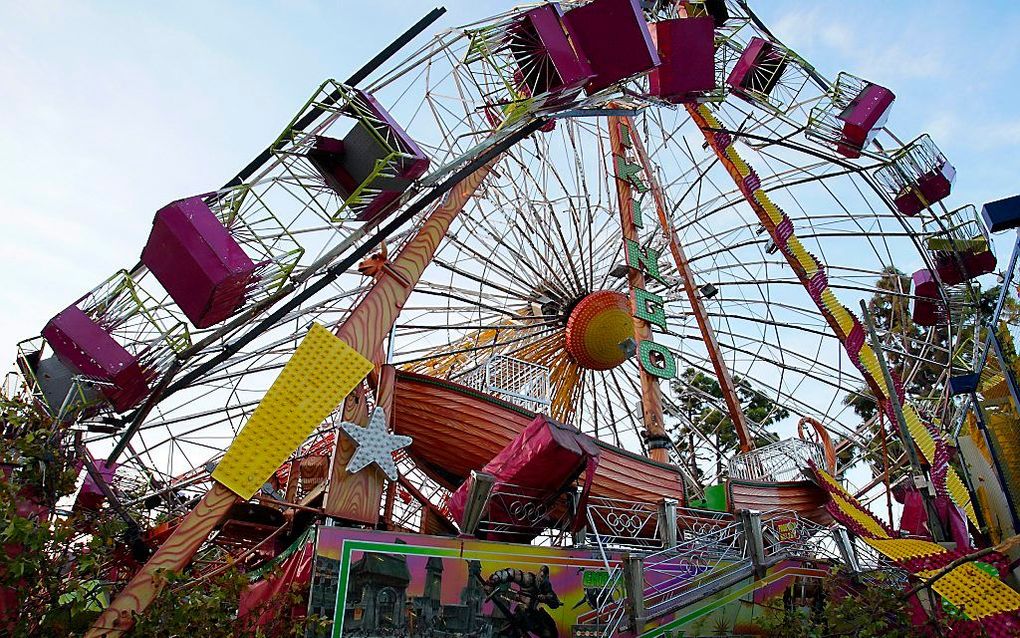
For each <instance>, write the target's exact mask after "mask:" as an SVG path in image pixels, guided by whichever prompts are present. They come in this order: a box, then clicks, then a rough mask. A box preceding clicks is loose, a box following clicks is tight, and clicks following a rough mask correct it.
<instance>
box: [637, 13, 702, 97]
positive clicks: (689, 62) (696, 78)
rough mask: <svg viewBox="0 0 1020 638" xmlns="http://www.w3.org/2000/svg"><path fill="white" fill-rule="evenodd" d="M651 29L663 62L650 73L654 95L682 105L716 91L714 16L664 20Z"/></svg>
mask: <svg viewBox="0 0 1020 638" xmlns="http://www.w3.org/2000/svg"><path fill="white" fill-rule="evenodd" d="M649 26H650V27H651V33H652V41H653V42H654V43H655V47H656V50H657V51H658V53H659V58H660V59H661V60H662V64H661V65H659V66H658V67H656V68H654V69H652V71H651V73H649V74H648V80H649V92H650V93H651V94H652V95H654V96H656V97H660V98H662V99H664V100H669V101H671V102H676V103H679V102H690V101H693V100H694V99H695V98H697V97H698V96H699V95H700V94H702V93H706V92H709V91H713V90H715V88H716V84H715V22H714V20H713V19H712V18H711V17H709V16H705V17H700V18H685V19H679V20H662V21H659V22H653V23H652V24H651V25H649Z"/></svg>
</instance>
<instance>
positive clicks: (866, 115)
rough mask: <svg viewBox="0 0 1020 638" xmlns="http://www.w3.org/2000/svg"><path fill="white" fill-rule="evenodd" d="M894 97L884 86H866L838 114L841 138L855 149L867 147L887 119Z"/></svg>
mask: <svg viewBox="0 0 1020 638" xmlns="http://www.w3.org/2000/svg"><path fill="white" fill-rule="evenodd" d="M895 99H896V96H895V95H893V92H892V91H890V90H889V89H887V88H885V87H884V86H879V85H877V84H868V85H867V86H866V87H864V90H863V91H861V92H860V93H859V94H858V95H857V97H855V98H854V99H853V100H852V101H851V102H850V104H849V105H848V106H847V107H846V108H845V109H843V112H842V113H840V115H839V119H841V120H843V137H844V139H845V140H846V142H847V143H849V144H850V145H852V146H856V147H857V148H864V147H865V146H867V145H868V144H869V143H870V142H871V140H872V139H874V137H875V134H876V133H877V132H878V129H880V128H882V127H883V126H884V125H885V122H886V120H888V119H889V111H890V109H891V108H892V104H893V101H894V100H895Z"/></svg>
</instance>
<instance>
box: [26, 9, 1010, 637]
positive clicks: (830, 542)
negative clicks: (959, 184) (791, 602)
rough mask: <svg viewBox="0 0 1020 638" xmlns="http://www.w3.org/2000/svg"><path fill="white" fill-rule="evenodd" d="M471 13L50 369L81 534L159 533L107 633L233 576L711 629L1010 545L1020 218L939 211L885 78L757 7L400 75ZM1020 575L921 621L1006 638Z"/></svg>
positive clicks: (465, 51)
mask: <svg viewBox="0 0 1020 638" xmlns="http://www.w3.org/2000/svg"><path fill="white" fill-rule="evenodd" d="M441 14H442V11H441V10H437V11H434V12H432V13H430V14H429V15H428V16H426V17H425V18H423V19H422V20H421V21H420V22H419V23H418V24H416V25H415V26H414V27H413V28H412V29H411V30H410V31H408V32H407V33H405V34H404V35H403V36H402V37H401V38H399V39H398V40H397V41H396V42H394V43H393V44H392V45H391V46H389V47H388V48H387V49H386V50H384V51H383V52H382V53H381V54H380V55H379V56H377V58H376V59H374V60H373V61H372V62H370V63H369V64H368V65H367V66H366V67H365V68H363V69H362V70H361V71H359V72H358V73H357V74H356V75H355V76H353V77H352V78H350V79H349V80H347V81H346V82H343V83H340V82H336V81H332V80H330V81H327V82H325V83H324V84H323V85H322V86H321V87H319V89H318V90H317V91H316V92H315V94H314V95H313V96H312V98H311V99H310V100H309V101H308V102H307V103H306V104H305V105H304V107H303V108H302V109H301V111H300V112H299V113H298V114H297V116H295V118H294V119H293V120H292V121H291V122H290V123H289V124H287V126H286V127H285V128H284V129H283V131H282V133H280V135H279V136H278V137H277V138H276V139H275V140H274V141H273V142H272V143H271V144H270V145H269V147H268V148H267V149H266V151H265V152H263V153H262V154H261V155H260V156H259V157H258V158H257V159H256V160H254V161H253V162H252V163H251V164H250V165H249V166H248V167H246V168H245V169H244V170H243V171H242V172H241V173H240V174H239V175H238V176H237V177H235V178H234V179H232V180H231V181H229V182H228V183H227V184H226V185H225V186H224V187H223V188H220V189H218V190H214V191H210V192H205V193H201V194H198V195H191V196H185V197H183V198H182V199H180V200H178V201H175V202H172V203H169V204H167V205H165V206H163V207H162V208H159V210H158V211H157V212H156V214H155V218H154V220H153V225H152V231H151V233H150V235H149V237H148V239H147V240H146V241H145V243H144V246H142V247H141V252H140V254H141V258H140V261H139V262H138V263H137V264H136V265H134V266H131V267H129V268H127V269H125V270H123V271H121V272H119V273H117V274H115V275H114V276H112V277H110V278H108V279H106V280H105V281H103V283H101V284H100V285H99V286H97V287H96V288H95V289H93V290H92V291H90V292H88V293H86V294H85V295H84V296H82V297H81V298H80V299H78V300H77V301H74V302H73V303H71V304H70V305H68V306H67V307H66V308H64V309H63V310H61V311H60V312H59V313H57V314H56V315H55V316H54V317H53V318H52V319H51V320H50V321H49V322H48V323H46V325H45V326H43V327H42V329H41V336H39V337H35V338H32V339H29V340H27V341H24V342H22V343H21V344H20V347H19V356H18V368H19V374H20V377H21V386H20V390H19V391H20V392H21V393H23V394H24V395H25V396H30V397H31V398H32V400H34V401H36V402H37V403H38V404H39V405H40V406H42V408H43V409H44V410H45V411H46V412H47V413H48V414H49V415H50V416H51V417H52V418H53V420H54V422H55V423H57V424H58V427H59V428H61V429H62V431H63V433H64V435H65V436H67V437H69V438H76V439H77V440H78V441H79V442H80V443H81V445H80V450H81V455H82V462H83V464H84V466H85V470H86V473H87V475H88V478H87V480H86V481H85V484H84V486H83V487H82V488H81V491H80V493H79V495H78V496H77V502H76V504H75V507H86V508H91V509H93V510H99V509H100V508H109V509H110V510H111V511H114V512H122V511H123V512H125V514H124V515H125V516H126V517H127V518H129V519H130V524H131V525H132V526H134V529H135V530H136V531H137V540H136V541H135V542H134V544H133V545H132V547H130V548H129V549H130V551H129V552H126V553H125V557H128V556H130V558H125V560H126V561H127V564H126V565H122V566H120V568H121V569H128V570H130V571H131V572H132V576H131V577H130V579H128V582H127V584H126V585H125V586H124V587H123V588H122V589H120V590H118V591H111V592H109V593H110V594H111V598H112V601H111V602H110V604H109V605H108V607H106V609H105V611H104V612H103V613H102V615H101V616H99V618H98V619H97V620H96V621H95V623H94V625H93V626H92V628H91V630H90V632H89V633H88V634H87V635H88V636H91V637H99V636H119V635H122V634H125V633H126V632H129V631H130V629H131V627H132V623H133V622H134V614H135V613H138V612H141V611H143V610H144V609H145V608H146V606H147V605H148V604H150V603H151V602H152V601H153V599H154V598H155V596H156V595H157V593H158V585H157V583H158V582H159V580H158V579H156V578H154V576H155V575H156V574H157V572H158V570H161V569H170V570H176V571H182V572H185V573H188V574H191V575H193V576H194V577H195V578H199V577H201V576H202V575H203V574H207V573H210V572H212V571H214V570H216V569H219V568H220V567H221V566H222V565H224V564H227V563H231V564H234V565H238V566H241V567H242V568H245V569H248V570H251V573H252V574H253V575H257V577H256V576H253V582H257V581H259V580H260V579H261V580H262V581H265V582H271V581H273V579H277V580H279V579H281V578H285V579H287V581H288V582H287V583H286V584H288V585H290V584H297V585H299V586H301V587H304V588H305V590H306V592H307V594H308V600H309V610H310V611H313V612H315V613H321V614H325V615H327V616H329V617H330V618H333V619H334V624H333V628H332V630H331V631H332V632H333V635H335V636H344V635H349V636H373V635H379V636H383V635H406V636H415V635H422V636H425V635H435V636H444V635H449V636H454V635H465V636H466V635H477V636H501V635H507V636H510V635H519V636H524V635H535V636H541V637H544V636H556V635H561V636H568V635H569V636H607V637H608V636H615V635H621V636H631V635H632V636H638V635H641V636H660V635H674V634H676V633H677V632H681V631H686V632H688V633H687V635H695V634H696V633H697V630H696V629H695V628H696V627H697V626H698V625H697V623H699V622H704V619H705V618H708V617H715V618H728V619H729V620H728V622H729V623H730V624H731V625H732V626H736V625H742V626H752V625H753V624H754V612H753V609H755V606H756V605H761V604H763V602H764V601H767V600H769V599H770V598H771V597H775V596H777V595H778V596H780V598H781V596H782V592H783V591H784V590H785V589H787V588H788V587H790V586H791V584H792V583H795V582H803V581H805V580H811V579H818V578H821V577H823V576H825V574H827V573H828V572H829V571H830V570H832V569H833V568H835V567H836V566H840V567H841V568H842V569H845V570H849V572H850V573H852V574H853V575H854V578H855V579H857V582H860V583H865V584H866V583H867V582H870V579H884V580H885V581H886V582H896V580H897V579H900V580H901V581H903V582H904V583H906V584H905V585H904V586H905V587H908V588H909V587H910V584H911V583H913V582H916V581H917V580H918V579H925V578H928V577H930V576H931V575H932V574H934V573H936V572H937V571H938V570H940V569H942V568H944V567H947V566H949V565H950V563H952V562H953V561H954V560H956V559H958V558H960V557H961V556H964V555H966V554H967V553H968V552H969V551H971V548H972V547H973V546H975V545H977V546H979V547H989V546H992V545H995V544H996V543H998V542H1000V541H1002V540H1003V539H1008V538H1010V537H1012V536H1014V535H1016V534H1017V532H1020V517H1018V513H1017V510H1016V507H1017V505H1018V504H1020V500H1017V499H1018V498H1020V433H1018V431H1017V428H1016V423H1017V421H1016V418H1017V417H1016V414H1017V412H1016V403H1017V399H1018V391H1017V390H1018V386H1017V380H1018V378H1020V377H1018V376H1017V375H1018V372H1020V367H1014V365H1013V364H1014V362H1013V359H1014V358H1015V357H1016V353H1015V350H1014V349H1013V345H1012V337H1011V334H1010V328H1011V326H1012V324H1010V323H1009V321H1008V319H1009V317H1007V316H1006V314H1008V313H1006V314H1004V308H1005V309H1009V308H1011V307H1012V305H1011V304H1012V303H1013V302H1012V300H1013V299H1015V297H1016V296H1017V283H1018V282H1017V281H1016V279H1015V278H1014V275H1013V269H1014V268H1015V258H1014V260H1013V262H1011V263H1010V264H1009V271H1007V272H1006V275H1005V283H1004V284H1003V286H1002V298H1001V299H1000V301H999V304H998V307H997V309H996V311H995V312H994V313H993V314H992V315H989V314H988V313H987V311H986V310H984V309H983V307H982V306H981V304H980V301H981V294H980V292H981V288H980V284H979V283H978V278H979V277H980V276H982V275H986V274H989V273H992V272H994V271H995V270H996V268H997V261H996V257H995V255H994V254H993V252H992V243H991V239H990V236H989V232H990V231H998V230H1003V229H1008V228H1012V227H1015V226H1018V225H1020V201H1018V200H1017V199H1007V200H1002V201H999V202H993V203H990V204H988V205H986V206H985V207H983V212H984V222H982V219H981V216H980V215H979V214H978V211H977V209H976V208H975V207H974V206H962V207H961V206H954V205H951V204H949V201H948V198H949V197H950V195H951V190H952V183H953V179H954V176H955V169H954V167H953V166H952V165H951V164H950V163H949V162H948V160H947V158H946V157H945V156H944V155H943V154H942V153H941V151H939V149H938V148H937V147H936V146H935V144H934V142H933V141H932V140H931V139H930V138H929V137H928V136H927V135H922V136H920V137H917V138H916V139H913V140H912V141H907V142H903V141H901V140H900V138H898V137H897V136H896V135H894V134H893V133H892V132H891V131H890V130H889V129H888V128H886V122H887V120H888V119H889V117H890V113H891V112H892V111H893V103H894V99H895V96H894V94H893V91H892V90H890V89H889V88H886V87H883V86H879V85H877V84H874V83H872V82H869V81H867V80H864V79H861V78H858V77H856V76H853V75H851V74H849V73H846V72H843V73H840V74H839V75H838V76H837V77H836V79H835V80H829V79H827V78H826V77H824V76H823V75H822V74H821V73H820V72H819V71H817V70H816V69H815V68H814V67H812V66H811V65H810V64H809V63H808V62H807V61H806V60H804V59H803V58H801V57H800V56H798V55H797V54H796V53H794V52H793V51H791V50H790V49H788V48H786V47H785V46H784V45H783V44H782V43H781V42H779V41H778V40H777V38H776V37H775V36H774V35H773V34H772V33H771V32H770V31H769V29H768V28H767V26H766V25H765V24H763V23H762V22H761V20H760V19H759V18H758V17H757V16H756V15H755V14H754V13H753V11H752V9H751V8H750V7H749V6H748V4H747V2H745V1H744V0H729V1H725V0H701V1H698V0H680V1H676V2H674V1H672V0H647V1H645V0H641V1H639V0H591V1H589V2H581V1H578V2H573V1H565V2H561V3H559V4H556V3H545V4H534V5H528V6H525V7H521V8H517V9H513V10H510V11H508V12H506V13H504V14H502V15H498V16H495V17H492V18H489V19H486V20H484V21H480V22H477V23H474V24H470V25H467V26H464V27H460V28H456V29H450V30H447V31H443V32H440V33H439V34H438V35H435V36H434V37H433V38H432V39H430V40H428V41H427V42H425V43H424V44H422V45H421V46H420V47H419V48H417V49H416V50H414V51H413V52H412V53H410V54H409V55H408V54H407V53H406V51H404V50H405V49H406V48H407V47H408V46H409V45H410V44H411V42H412V41H414V40H415V39H416V38H418V37H419V36H420V35H421V34H422V33H423V32H424V31H425V30H426V29H428V28H429V27H430V25H432V24H433V23H434V22H435V20H436V19H437V18H438V17H439V16H440V15H441ZM401 52H403V53H401ZM398 56H406V57H403V58H400V57H398ZM897 266H902V267H903V268H909V269H911V270H915V271H916V272H913V274H912V276H911V275H909V274H908V275H903V274H902V273H900V272H899V271H898V270H897V269H896V268H897ZM911 284H912V285H911ZM875 295H884V296H885V297H886V298H888V299H891V300H892V302H891V303H892V307H893V308H894V309H898V310H894V311H893V312H894V313H898V314H896V315H895V316H886V317H880V316H877V314H878V313H879V310H880V309H879V307H878V305H876V304H871V305H865V304H864V303H863V301H864V300H869V299H872V298H873V297H874V296H875ZM908 301H909V308H908V306H907V302H908ZM858 302H861V307H860V308H858V309H857V310H854V309H853V306H855V305H856V304H857V303H858ZM982 313H984V314H982ZM908 314H909V316H904V315H908ZM907 328H909V330H908V329H907ZM699 375H700V376H701V377H702V378H704V377H707V378H709V379H710V380H711V381H712V382H713V384H714V388H715V389H716V390H717V392H716V391H707V390H705V389H704V387H702V386H699V385H697V384H694V383H693V382H692V380H693V379H694V378H695V377H696V376H699ZM847 396H850V397H858V398H861V397H863V400H864V402H865V403H870V404H871V405H872V406H873V407H874V408H875V409H872V410H870V412H869V413H868V414H869V416H867V417H866V418H864V419H863V422H862V419H861V417H860V416H858V414H857V413H855V412H854V409H853V407H852V403H851V402H849V401H845V400H844V399H845V398H846V397H847ZM748 397H751V398H753V399H754V400H755V401H756V402H757V404H762V403H764V404H765V405H767V408H766V409H764V410H762V409H760V408H756V409H754V410H752V409H750V408H749V407H748V406H749V399H748ZM798 419H799V424H798ZM771 424H775V429H776V430H777V431H778V432H779V433H780V435H777V434H775V433H773V432H771V431H770V430H769V429H768V427H767V426H770V425H771ZM793 425H797V427H796V428H794V427H793ZM727 441H729V442H731V443H727ZM862 477H863V478H862ZM855 482H856V483H860V484H854V483H855ZM894 495H895V498H896V500H898V501H900V503H901V505H895V506H894V505H893V502H894ZM128 510H131V511H133V512H139V511H140V512H144V514H143V515H142V516H141V518H139V516H138V515H137V514H135V515H130V514H127V513H126V512H127V511H128ZM878 510H886V512H887V513H886V512H882V516H881V517H880V516H879V515H878V514H876V513H875V512H876V511H878ZM309 552H310V554H309ZM309 555H314V560H307V557H308V556H309ZM1017 558H1018V556H1017V555H1007V554H1001V553H997V552H992V553H990V554H988V555H986V556H985V557H984V558H983V559H982V561H983V562H984V563H986V564H987V565H988V566H990V568H989V569H987V570H985V569H980V568H978V567H976V566H975V565H974V564H973V563H963V564H960V565H959V566H955V567H954V568H952V569H950V570H948V571H947V572H946V573H945V574H944V575H942V576H941V577H940V578H939V579H938V580H937V581H935V582H934V583H933V584H932V589H933V590H934V592H935V594H936V596H935V597H933V598H932V599H931V600H928V599H926V600H925V601H923V605H924V606H925V608H924V609H921V605H922V603H921V602H919V603H917V604H918V611H919V612H920V613H922V615H923V614H924V613H932V614H935V613H943V612H942V611H940V609H942V608H946V609H948V608H953V609H955V611H956V613H958V614H959V616H958V618H960V620H959V621H958V622H957V623H956V624H955V625H954V627H955V628H956V629H955V630H956V631H959V632H960V635H981V634H980V632H981V631H982V630H983V631H985V632H987V635H991V636H1000V635H1001V636H1006V635H1014V634H1013V633H1012V632H1016V631H1020V619H1018V614H1020V594H1017V593H1016V592H1015V591H1014V589H1012V588H1011V585H1012V586H1015V585H1016V580H1015V579H1016V573H1015V568H1016V566H1017V563H1016V562H1015V560H1016V559H1017ZM198 559H200V560H198ZM299 560H304V561H305V562H303V563H301V564H300V565H298V563H297V562H295V561H299ZM267 566H269V567H273V566H283V567H284V569H282V570H279V571H274V570H273V569H269V568H267ZM444 583H445V585H446V586H444ZM450 583H455V584H456V586H457V587H461V586H462V588H461V589H457V590H456V591H454V589H451V587H450V586H449V585H450ZM507 591H512V592H514V594H513V595H512V596H511V595H507V593H506V592H507ZM451 592H453V593H452V594H451ZM499 592H502V593H499ZM574 594H577V596H576V597H574V596H573V595H574ZM451 596H452V597H451ZM578 601H580V602H578ZM932 601H934V602H932ZM575 602H577V604H576V605H574V603H575ZM571 605H574V606H573V607H571ZM749 609H750V610H752V611H748V610H749ZM496 620H500V621H501V623H500V622H496ZM500 626H502V627H503V629H500V628H499V627H500ZM507 627H509V628H510V629H506V628H507ZM508 632H509V633H508ZM515 632H516V633H515ZM734 633H739V632H737V631H736V630H734Z"/></svg>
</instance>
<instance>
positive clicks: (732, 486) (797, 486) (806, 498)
mask: <svg viewBox="0 0 1020 638" xmlns="http://www.w3.org/2000/svg"><path fill="white" fill-rule="evenodd" d="M726 498H727V501H728V503H729V509H730V511H733V512H736V511H739V510H742V509H749V510H757V511H759V512H767V511H769V510H776V509H781V510H787V511H790V512H796V513H797V515H799V516H802V517H804V518H806V519H808V520H811V521H814V522H816V523H820V524H823V525H828V524H829V523H831V522H832V517H831V516H829V513H828V512H827V511H825V503H826V502H827V501H828V500H829V496H828V494H827V493H826V492H825V490H823V489H822V488H820V487H819V486H818V485H816V484H815V483H814V482H812V481H808V480H803V481H777V482H767V481H745V480H739V479H730V480H729V481H727V484H726Z"/></svg>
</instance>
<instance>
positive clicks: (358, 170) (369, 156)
mask: <svg viewBox="0 0 1020 638" xmlns="http://www.w3.org/2000/svg"><path fill="white" fill-rule="evenodd" d="M353 90H354V91H355V93H356V94H357V97H358V100H359V102H360V104H359V106H364V107H367V110H368V111H369V112H370V114H371V117H370V120H371V121H369V120H365V119H359V120H358V121H357V123H356V124H355V125H354V128H352V129H351V131H350V132H349V133H348V134H347V135H346V136H345V137H344V138H343V139H342V140H337V139H333V138H329V137H324V136H316V138H315V146H314V147H313V148H312V150H310V151H309V152H308V159H309V161H310V162H311V163H312V165H313V166H315V168H316V170H318V171H319V173H321V174H322V177H323V178H324V179H325V180H326V184H327V185H328V186H329V187H330V188H331V189H333V190H334V191H335V192H336V193H337V194H338V195H339V196H340V197H343V198H344V199H345V200H346V199H348V198H350V197H351V196H352V195H353V194H354V191H356V190H357V189H358V188H359V187H361V186H362V185H364V186H365V187H366V190H364V191H362V193H361V194H360V197H359V201H358V202H357V204H356V205H355V206H354V210H356V211H357V215H356V216H357V218H358V219H359V220H360V221H368V220H371V219H375V218H376V217H379V216H380V215H385V214H388V213H391V212H393V210H394V207H395V205H396V203H397V201H398V200H399V199H400V196H401V195H402V194H403V193H404V191H406V190H407V189H408V187H410V186H411V183H412V182H414V180H416V179H418V178H419V177H421V176H422V175H424V174H425V171H426V170H428V167H429V158H428V157H426V155H425V153H424V151H422V150H421V148H419V147H418V145H417V144H416V143H415V141H414V140H413V139H411V137H410V136H409V135H408V134H407V132H406V131H404V129H403V128H401V127H400V125H399V124H397V123H396V122H395V121H394V120H393V118H392V117H391V116H390V114H389V112H388V111H386V109H384V108H383V107H382V105H381V104H379V102H378V101H376V99H375V98H374V97H372V96H371V95H369V94H368V93H365V92H364V91H358V90H357V89H353ZM352 111H353V109H352ZM383 140H385V141H386V142H385V143H384V142H383ZM395 152H399V153H401V154H402V156H401V157H396V158H394V157H392V155H393V154H394V153H395ZM380 160H382V161H384V162H385V163H386V164H387V173H389V174H388V175H375V176H373V173H374V171H375V168H376V162H378V161H380Z"/></svg>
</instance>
